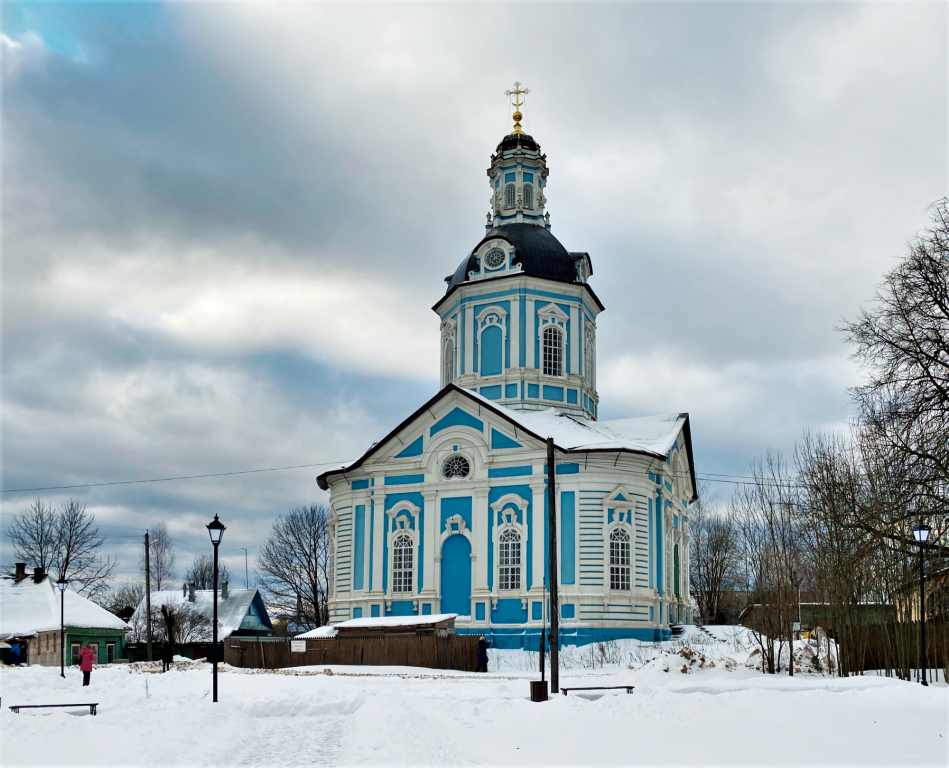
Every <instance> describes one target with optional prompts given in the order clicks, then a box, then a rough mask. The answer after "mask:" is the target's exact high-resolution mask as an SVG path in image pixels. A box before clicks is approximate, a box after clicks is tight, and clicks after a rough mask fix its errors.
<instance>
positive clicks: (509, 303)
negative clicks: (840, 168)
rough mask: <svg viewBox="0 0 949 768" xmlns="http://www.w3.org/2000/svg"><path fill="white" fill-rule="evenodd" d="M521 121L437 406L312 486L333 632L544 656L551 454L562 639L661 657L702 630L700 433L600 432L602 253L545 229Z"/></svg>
mask: <svg viewBox="0 0 949 768" xmlns="http://www.w3.org/2000/svg"><path fill="white" fill-rule="evenodd" d="M523 92H524V91H521V90H519V86H516V89H515V91H513V92H512V93H516V94H520V93H523ZM520 118H521V113H520V112H515V113H514V119H515V121H517V122H516V123H515V126H514V129H513V131H512V132H511V133H510V134H509V135H507V136H505V137H504V138H503V139H502V140H501V142H500V143H499V144H498V146H497V150H496V152H495V154H493V155H491V160H490V166H489V168H488V170H487V176H488V182H489V187H490V192H491V203H490V205H491V212H490V213H489V214H488V218H487V222H486V224H485V231H484V234H483V236H481V237H480V239H479V241H478V242H477V243H476V244H475V245H474V248H472V249H471V251H470V252H469V253H468V255H467V256H465V257H464V258H463V259H462V260H461V263H460V264H459V265H458V267H457V268H456V269H455V271H454V273H453V274H451V275H450V276H448V277H447V278H445V280H446V282H447V289H446V292H445V294H444V296H442V297H441V298H440V299H439V300H438V301H437V303H436V304H435V306H434V307H433V310H434V311H435V312H436V313H437V314H438V316H439V318H440V321H441V326H440V331H441V332H440V345H439V349H440V356H439V368H440V372H441V385H442V390H441V391H440V392H439V393H438V394H437V395H436V396H435V397H433V398H432V399H431V400H429V401H428V402H427V403H425V404H424V405H422V406H421V408H419V409H418V410H416V411H415V412H414V413H413V414H412V415H411V416H409V417H408V418H407V419H406V420H405V421H403V422H402V423H401V424H400V425H399V426H398V427H396V428H395V429H394V430H392V431H391V432H390V433H389V434H388V435H386V436H385V437H383V438H382V439H381V441H379V442H378V443H376V444H374V445H373V446H372V447H371V448H370V449H369V450H368V451H367V452H366V453H365V454H363V456H362V457H360V458H359V460H358V461H356V462H354V463H353V464H350V465H348V466H345V467H342V468H340V469H336V470H333V471H329V472H324V473H323V474H322V475H320V477H319V478H318V479H317V482H318V483H319V485H320V487H321V488H322V489H324V490H329V492H330V502H331V509H332V513H331V520H330V525H331V548H332V549H331V567H330V571H331V573H330V579H329V581H330V584H329V589H330V593H329V601H328V602H329V611H330V621H331V622H333V623H337V622H343V621H346V620H349V619H358V618H360V617H365V618H375V617H379V618H384V617H398V616H425V615H429V614H441V613H457V614H458V618H457V619H456V621H455V629H456V632H458V633H459V634H465V633H469V634H484V635H488V636H489V637H490V638H491V639H492V641H493V642H494V644H495V646H496V647H527V648H536V647H537V640H538V637H539V635H540V633H541V632H543V631H544V627H545V625H546V624H547V623H548V621H549V620H548V617H547V615H546V612H547V608H546V606H547V605H548V599H547V594H548V593H547V590H546V589H545V584H546V583H547V581H548V578H549V572H550V569H549V562H548V551H549V547H548V538H549V537H548V532H547V526H548V512H547V504H548V498H547V496H548V495H547V474H546V472H547V470H546V445H545V443H546V439H547V438H548V437H553V440H554V444H555V449H556V455H557V469H556V477H557V489H556V490H557V496H556V506H557V515H556V521H557V522H556V525H557V527H558V533H557V542H558V549H559V552H560V554H559V558H558V559H559V567H558V575H559V582H560V585H559V594H560V617H561V619H562V623H561V637H562V638H563V641H564V642H566V643H577V644H582V643H589V642H593V641H599V640H608V639H613V638H639V639H642V640H661V639H667V638H669V637H670V636H671V629H672V625H673V624H675V623H677V622H689V621H691V612H692V608H691V605H692V603H691V599H690V597H689V523H688V520H689V518H688V514H689V505H690V504H691V503H692V502H694V501H695V500H696V499H697V498H698V497H697V491H696V484H695V469H694V462H693V456H692V438H691V431H690V424H689V416H688V414H687V413H672V414H665V415H661V416H651V417H646V418H632V419H622V420H618V421H608V422H603V421H598V420H597V419H598V412H599V395H598V394H597V389H596V334H597V317H598V315H599V314H600V313H601V312H602V311H603V310H604V307H603V304H601V302H600V300H599V299H598V298H597V296H596V294H595V293H594V291H593V288H592V287H591V285H590V283H589V280H590V277H591V275H592V274H593V267H592V261H591V259H590V255H589V254H588V253H586V252H583V251H579V252H571V251H568V250H567V249H566V248H564V246H563V245H562V244H561V243H560V241H559V240H557V238H556V237H554V235H553V234H552V233H551V231H550V220H549V214H547V213H546V202H547V198H546V186H547V177H548V174H549V170H548V166H547V156H546V155H545V154H543V153H542V152H541V148H540V146H539V145H538V143H537V142H536V141H535V140H534V139H533V138H532V137H531V136H528V135H526V134H525V133H524V132H523V130H521V126H520V122H519V121H520ZM667 288H668V287H667ZM663 289H664V288H663V287H660V286H646V287H644V288H643V290H663ZM669 290H672V289H671V288H669ZM670 295H672V294H671V293H670ZM629 300H630V301H635V300H636V297H635V296H633V297H630V298H629ZM656 322H661V319H656ZM380 332H382V333H385V332H386V329H384V328H380ZM390 343H392V344H398V343H399V342H398V339H396V338H392V339H390ZM637 375H638V376H642V377H648V376H649V375H650V374H649V371H648V370H643V371H641V372H639V373H638V374H637Z"/></svg>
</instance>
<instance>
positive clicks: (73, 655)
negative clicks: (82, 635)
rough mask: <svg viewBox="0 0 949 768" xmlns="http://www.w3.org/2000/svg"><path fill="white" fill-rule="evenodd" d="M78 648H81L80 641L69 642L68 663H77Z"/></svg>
mask: <svg viewBox="0 0 949 768" xmlns="http://www.w3.org/2000/svg"><path fill="white" fill-rule="evenodd" d="M80 648H82V643H70V644H69V663H70V664H78V663H79V649H80Z"/></svg>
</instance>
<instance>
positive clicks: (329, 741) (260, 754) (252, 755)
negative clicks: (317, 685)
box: [237, 715, 344, 768]
mask: <svg viewBox="0 0 949 768" xmlns="http://www.w3.org/2000/svg"><path fill="white" fill-rule="evenodd" d="M258 720H259V721H260V722H259V723H258V732H257V734H256V738H255V740H254V743H253V744H252V745H251V748H250V749H249V751H248V752H247V753H246V754H245V755H244V757H243V758H242V759H241V761H240V762H239V763H237V765H238V766H242V767H244V766H246V767H248V768H249V767H250V766H280V768H304V766H310V765H329V766H336V765H339V761H340V757H341V756H342V734H343V722H344V718H343V717H341V716H339V715H337V716H332V715H323V716H320V717H266V718H258Z"/></svg>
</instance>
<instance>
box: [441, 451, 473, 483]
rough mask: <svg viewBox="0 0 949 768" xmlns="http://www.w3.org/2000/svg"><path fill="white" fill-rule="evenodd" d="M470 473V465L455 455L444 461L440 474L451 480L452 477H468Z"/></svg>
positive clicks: (461, 457) (463, 458)
mask: <svg viewBox="0 0 949 768" xmlns="http://www.w3.org/2000/svg"><path fill="white" fill-rule="evenodd" d="M470 473H471V464H470V462H469V461H468V459H466V458H465V457H464V456H459V455H458V454H457V453H456V454H454V455H453V456H449V457H448V458H447V459H445V463H444V464H442V474H444V475H445V477H447V478H449V479H451V478H453V477H468V475H469V474H470Z"/></svg>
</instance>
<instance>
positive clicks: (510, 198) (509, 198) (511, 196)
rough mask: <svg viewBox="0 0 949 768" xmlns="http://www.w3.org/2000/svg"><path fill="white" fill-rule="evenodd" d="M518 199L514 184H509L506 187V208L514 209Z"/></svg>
mask: <svg viewBox="0 0 949 768" xmlns="http://www.w3.org/2000/svg"><path fill="white" fill-rule="evenodd" d="M516 199H517V190H516V189H515V187H514V185H513V184H508V185H507V186H506V187H504V207H505V208H513V207H514V202H515V200H516Z"/></svg>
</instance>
